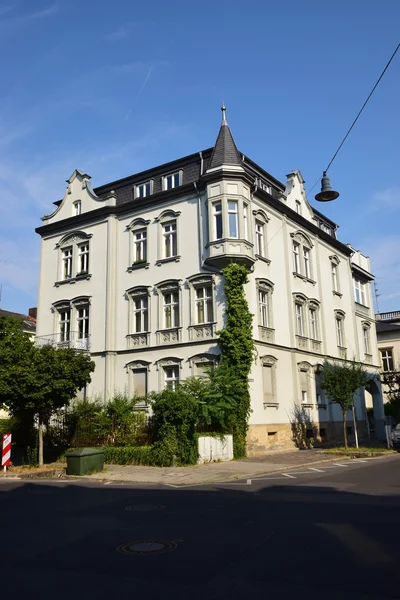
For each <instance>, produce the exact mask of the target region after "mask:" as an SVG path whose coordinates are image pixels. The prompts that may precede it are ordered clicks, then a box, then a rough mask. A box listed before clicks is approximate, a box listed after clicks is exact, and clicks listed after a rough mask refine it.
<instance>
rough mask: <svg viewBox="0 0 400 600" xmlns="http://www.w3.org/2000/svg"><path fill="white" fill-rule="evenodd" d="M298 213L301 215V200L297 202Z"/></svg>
mask: <svg viewBox="0 0 400 600" xmlns="http://www.w3.org/2000/svg"><path fill="white" fill-rule="evenodd" d="M296 212H297V214H298V215H301V202H300V201H299V200H296Z"/></svg>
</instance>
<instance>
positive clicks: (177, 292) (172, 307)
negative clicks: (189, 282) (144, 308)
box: [155, 279, 182, 344]
mask: <svg viewBox="0 0 400 600" xmlns="http://www.w3.org/2000/svg"><path fill="white" fill-rule="evenodd" d="M181 284H182V282H181V280H178V279H169V280H165V281H161V282H160V283H157V284H156V286H155V288H156V291H157V294H158V327H157V344H170V343H173V342H179V341H180V340H181V331H182V326H181V321H182V316H181V287H182V286H181Z"/></svg>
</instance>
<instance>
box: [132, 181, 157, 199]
mask: <svg viewBox="0 0 400 600" xmlns="http://www.w3.org/2000/svg"><path fill="white" fill-rule="evenodd" d="M152 193H153V181H145V182H144V183H139V184H138V185H135V198H146V197H147V196H150V195H151V194H152Z"/></svg>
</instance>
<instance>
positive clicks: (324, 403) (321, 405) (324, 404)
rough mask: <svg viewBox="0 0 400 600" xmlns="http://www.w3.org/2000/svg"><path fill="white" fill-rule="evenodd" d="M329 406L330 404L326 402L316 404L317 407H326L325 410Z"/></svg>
mask: <svg viewBox="0 0 400 600" xmlns="http://www.w3.org/2000/svg"><path fill="white" fill-rule="evenodd" d="M327 406H328V405H327V404H326V402H320V403H319V404H316V405H315V407H316V408H322V409H324V410H326V409H327Z"/></svg>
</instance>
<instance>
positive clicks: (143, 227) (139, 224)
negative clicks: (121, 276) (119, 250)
mask: <svg viewBox="0 0 400 600" xmlns="http://www.w3.org/2000/svg"><path fill="white" fill-rule="evenodd" d="M149 223H150V221H149V220H145V219H134V220H133V221H132V223H130V224H129V225H128V230H129V231H130V232H131V236H130V239H129V254H130V257H129V265H130V266H129V267H128V271H132V270H133V269H139V268H141V267H145V268H148V267H149V257H148V248H149V246H148V225H149Z"/></svg>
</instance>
